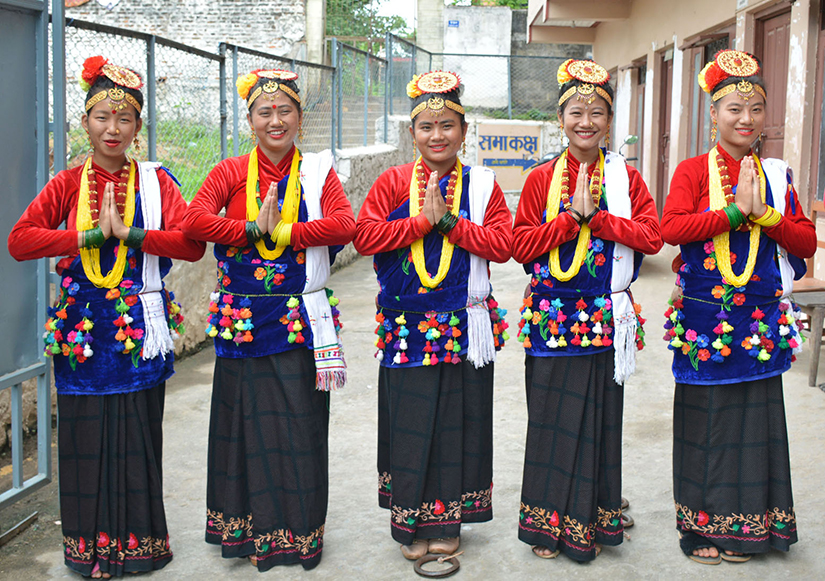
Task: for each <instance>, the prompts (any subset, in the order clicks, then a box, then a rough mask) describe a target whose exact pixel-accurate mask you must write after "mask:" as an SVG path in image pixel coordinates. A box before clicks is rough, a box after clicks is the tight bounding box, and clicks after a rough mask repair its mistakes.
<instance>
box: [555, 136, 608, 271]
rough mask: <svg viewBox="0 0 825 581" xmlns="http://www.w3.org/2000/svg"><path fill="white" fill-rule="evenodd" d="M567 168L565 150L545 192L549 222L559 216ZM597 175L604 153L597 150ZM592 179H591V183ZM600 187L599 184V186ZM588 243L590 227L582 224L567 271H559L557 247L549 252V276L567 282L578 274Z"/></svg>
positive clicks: (601, 168) (559, 262) (601, 173)
mask: <svg viewBox="0 0 825 581" xmlns="http://www.w3.org/2000/svg"><path fill="white" fill-rule="evenodd" d="M565 167H567V150H564V153H562V154H561V157H559V160H558V161H557V162H556V167H554V168H553V179H552V180H551V181H550V190H549V191H548V192H547V219H546V221H547V222H549V221H550V220H553V219H554V218H556V217H557V216H558V215H559V205H560V203H561V177H562V174H563V173H564V168H565ZM599 170H600V171H599V175H602V176H603V175H604V153H603V152H602V150H601V149H599ZM592 179H593V178H591V181H592ZM599 187H601V184H599ZM592 188H593V184H592V183H591V184H590V187H589V188H588V191H587V192H585V195H590V192H591V191H592ZM589 242H590V226H588V225H587V224H582V225H581V229H580V230H579V238H578V240H577V241H576V252H575V254H574V255H573V261H572V262H571V263H570V267H569V268H568V269H567V270H562V269H561V260H560V259H559V247H558V246H556V247H555V248H552V249H551V250H550V260H549V261H548V266H549V267H550V274H552V275H553V278H555V279H556V280H559V281H561V282H567V281H568V280H570V279H572V278H573V277H574V276H576V275H577V274H579V269H581V267H582V264H583V263H584V259H585V257H586V256H587V246H588V243H589Z"/></svg>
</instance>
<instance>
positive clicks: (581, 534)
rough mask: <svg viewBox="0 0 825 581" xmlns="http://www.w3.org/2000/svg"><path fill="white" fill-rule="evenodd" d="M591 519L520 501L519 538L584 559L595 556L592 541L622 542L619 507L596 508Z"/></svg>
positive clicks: (606, 543)
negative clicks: (595, 512) (582, 518)
mask: <svg viewBox="0 0 825 581" xmlns="http://www.w3.org/2000/svg"><path fill="white" fill-rule="evenodd" d="M597 510H598V513H597V516H596V520H595V522H589V523H588V522H581V521H579V520H578V519H576V518H573V517H571V516H570V515H560V514H559V513H558V511H557V510H553V509H550V508H542V507H538V506H530V505H528V504H524V503H521V510H520V511H519V539H520V540H521V541H523V542H525V543H528V544H530V545H542V546H545V547H549V548H550V549H551V550H555V549H556V548H558V549H560V550H562V551H563V552H565V553H566V554H568V555H569V556H570V557H571V558H572V559H575V560H579V561H585V560H591V559H594V558H595V556H596V543H599V544H602V545H611V546H613V545H619V544H621V542H622V532H623V531H624V525H623V524H622V509H621V508H620V507H617V508H615V509H608V508H603V507H601V506H600V507H597Z"/></svg>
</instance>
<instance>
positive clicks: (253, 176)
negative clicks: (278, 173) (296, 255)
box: [246, 147, 301, 260]
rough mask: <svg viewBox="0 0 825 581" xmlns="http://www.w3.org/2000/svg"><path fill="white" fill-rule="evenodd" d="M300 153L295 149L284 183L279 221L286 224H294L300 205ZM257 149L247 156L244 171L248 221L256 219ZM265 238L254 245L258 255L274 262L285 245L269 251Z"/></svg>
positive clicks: (257, 193)
mask: <svg viewBox="0 0 825 581" xmlns="http://www.w3.org/2000/svg"><path fill="white" fill-rule="evenodd" d="M300 167H301V152H300V151H298V148H297V147H296V148H295V153H294V154H293V155H292V165H291V166H290V168H289V180H288V181H287V183H286V195H285V196H284V205H283V209H282V210H281V220H283V221H284V222H286V223H287V224H294V223H295V222H296V221H297V220H298V209H299V207H300V205H301V183H300V182H299V181H298V177H299V174H300V173H301V170H300ZM259 197H260V196H259V192H258V148H257V147H256V148H255V149H253V150H252V153H250V154H249V166H248V168H247V170H246V219H247V220H249V221H252V220H257V219H258V211H259V208H258V198H259ZM265 238H267V237H266V236H265V237H264V238H261V239H260V240H258V241H257V242H256V243H255V248H257V249H258V254H260V255H261V258H265V259H266V260H275V259H276V258H278V257H279V256H281V254H283V253H284V249H285V248H286V246H287V245H283V246H282V245H276V246H275V250H270V249H269V248H267V247H266V244H265V243H264V240H265Z"/></svg>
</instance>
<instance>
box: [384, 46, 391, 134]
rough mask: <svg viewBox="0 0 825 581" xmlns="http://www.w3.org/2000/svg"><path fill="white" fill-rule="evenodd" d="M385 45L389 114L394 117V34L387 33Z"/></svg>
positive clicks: (385, 123) (385, 124)
mask: <svg viewBox="0 0 825 581" xmlns="http://www.w3.org/2000/svg"><path fill="white" fill-rule="evenodd" d="M384 45H385V46H386V51H387V95H389V105H390V107H389V114H390V115H392V105H393V103H392V101H393V85H392V81H393V79H392V74H393V73H392V61H393V57H392V52H393V47H392V34H390V33H389V32H388V33H387V40H386V42H385V43H384ZM386 126H387V122H386V121H384V127H385V128H386ZM386 141H387V132H386V129H385V131H384V142H385V143H386Z"/></svg>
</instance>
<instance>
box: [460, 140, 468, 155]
mask: <svg viewBox="0 0 825 581" xmlns="http://www.w3.org/2000/svg"><path fill="white" fill-rule="evenodd" d="M461 155H462V156H463V157H466V156H467V140H466V139H462V140H461Z"/></svg>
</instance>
